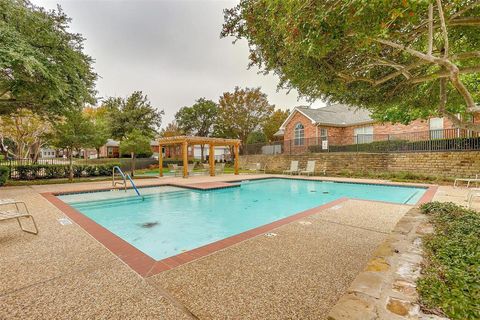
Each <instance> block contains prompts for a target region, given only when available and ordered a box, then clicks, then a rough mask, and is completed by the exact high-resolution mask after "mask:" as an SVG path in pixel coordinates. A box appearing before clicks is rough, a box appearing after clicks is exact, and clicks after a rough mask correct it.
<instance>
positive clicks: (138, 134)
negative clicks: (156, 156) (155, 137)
mask: <svg viewBox="0 0 480 320" xmlns="http://www.w3.org/2000/svg"><path fill="white" fill-rule="evenodd" d="M120 153H121V154H130V155H131V158H132V166H131V175H132V177H133V175H134V173H135V159H136V158H137V155H139V154H144V155H149V156H150V155H151V154H152V151H151V149H150V139H149V138H148V137H147V136H145V135H144V134H143V132H142V131H141V130H138V129H133V130H132V131H130V132H128V133H127V134H126V135H125V136H124V137H123V139H122V140H121V141H120Z"/></svg>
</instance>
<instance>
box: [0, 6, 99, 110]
mask: <svg viewBox="0 0 480 320" xmlns="http://www.w3.org/2000/svg"><path fill="white" fill-rule="evenodd" d="M0 13H1V14H0V115H1V114H3V115H5V114H10V113H14V112H16V111H18V110H19V109H30V110H33V111H35V112H37V113H45V114H48V115H53V116H57V115H61V114H63V112H64V111H65V112H68V111H69V110H71V109H73V108H82V107H83V106H84V105H85V104H88V103H94V102H95V98H94V97H95V94H96V91H95V81H96V79H97V75H96V73H95V72H94V71H93V67H92V64H93V60H92V58H91V57H89V56H88V55H86V54H85V53H84V52H83V41H84V38H83V37H82V35H80V34H77V33H71V32H69V31H68V28H69V23H70V18H68V17H67V15H66V14H65V13H64V12H63V11H62V10H61V8H60V7H58V9H57V10H51V11H47V10H45V9H43V8H41V7H38V6H35V5H33V4H32V3H30V2H29V1H27V0H0Z"/></svg>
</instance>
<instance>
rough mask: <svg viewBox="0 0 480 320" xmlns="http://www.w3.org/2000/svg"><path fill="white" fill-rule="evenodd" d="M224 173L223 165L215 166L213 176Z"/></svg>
mask: <svg viewBox="0 0 480 320" xmlns="http://www.w3.org/2000/svg"><path fill="white" fill-rule="evenodd" d="M224 171H225V163H223V162H222V163H217V164H215V174H216V175H217V174H223V172H224Z"/></svg>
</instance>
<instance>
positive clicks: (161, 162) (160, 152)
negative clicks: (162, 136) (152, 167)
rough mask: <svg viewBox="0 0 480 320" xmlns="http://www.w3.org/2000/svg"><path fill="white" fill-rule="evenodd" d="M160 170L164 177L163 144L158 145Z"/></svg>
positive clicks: (161, 175)
mask: <svg viewBox="0 0 480 320" xmlns="http://www.w3.org/2000/svg"><path fill="white" fill-rule="evenodd" d="M158 170H159V172H160V177H163V152H162V145H161V144H159V145H158Z"/></svg>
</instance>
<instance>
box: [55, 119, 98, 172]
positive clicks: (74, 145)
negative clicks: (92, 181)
mask: <svg viewBox="0 0 480 320" xmlns="http://www.w3.org/2000/svg"><path fill="white" fill-rule="evenodd" d="M93 130H94V128H93V126H92V123H91V122H90V121H89V120H88V119H87V117H86V116H85V115H84V114H83V113H82V112H79V111H71V112H67V113H66V114H65V116H64V117H63V118H62V119H61V120H60V121H58V122H57V123H56V124H55V126H54V138H53V144H54V145H55V146H56V147H58V148H62V149H66V150H67V153H68V157H69V170H70V175H69V180H70V181H72V180H73V151H75V150H80V149H81V148H85V147H91V146H92V137H93V136H94V132H93Z"/></svg>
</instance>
